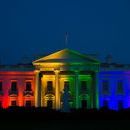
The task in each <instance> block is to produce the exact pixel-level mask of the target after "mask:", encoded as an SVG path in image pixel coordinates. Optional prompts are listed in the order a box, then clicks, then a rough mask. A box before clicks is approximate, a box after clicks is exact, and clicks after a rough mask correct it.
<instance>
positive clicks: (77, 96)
mask: <svg viewBox="0 0 130 130" xmlns="http://www.w3.org/2000/svg"><path fill="white" fill-rule="evenodd" d="M75 90H76V109H78V108H79V72H78V71H75Z"/></svg>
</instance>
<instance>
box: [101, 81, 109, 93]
mask: <svg viewBox="0 0 130 130" xmlns="http://www.w3.org/2000/svg"><path fill="white" fill-rule="evenodd" d="M102 93H103V94H109V81H108V80H103V82H102Z"/></svg>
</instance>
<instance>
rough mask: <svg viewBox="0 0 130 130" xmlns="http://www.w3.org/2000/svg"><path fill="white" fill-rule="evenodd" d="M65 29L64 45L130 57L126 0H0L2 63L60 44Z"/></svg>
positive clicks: (129, 9)
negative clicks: (67, 36)
mask: <svg viewBox="0 0 130 130" xmlns="http://www.w3.org/2000/svg"><path fill="white" fill-rule="evenodd" d="M66 31H68V33H69V40H68V41H69V43H68V48H70V49H74V50H78V51H80V52H82V53H98V54H99V55H100V56H102V57H105V56H106V55H107V54H112V55H113V57H114V60H115V61H120V62H123V63H130V1H129V0H1V1H0V50H1V51H0V58H1V60H2V62H4V63H16V62H19V61H20V59H21V57H23V56H26V55H27V56H34V55H39V54H45V53H48V52H54V51H55V50H59V49H63V48H64V47H65V44H64V43H65V42H64V41H65V32H66Z"/></svg>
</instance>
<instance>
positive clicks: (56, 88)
mask: <svg viewBox="0 0 130 130" xmlns="http://www.w3.org/2000/svg"><path fill="white" fill-rule="evenodd" d="M54 72H55V104H56V106H55V108H56V109H57V110H59V109H60V88H59V70H55V71H54Z"/></svg>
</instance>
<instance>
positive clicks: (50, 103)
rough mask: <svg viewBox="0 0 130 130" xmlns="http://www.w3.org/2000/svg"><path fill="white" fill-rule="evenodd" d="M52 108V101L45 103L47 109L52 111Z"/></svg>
mask: <svg viewBox="0 0 130 130" xmlns="http://www.w3.org/2000/svg"><path fill="white" fill-rule="evenodd" d="M52 107H53V101H52V100H48V101H47V108H49V109H52Z"/></svg>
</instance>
